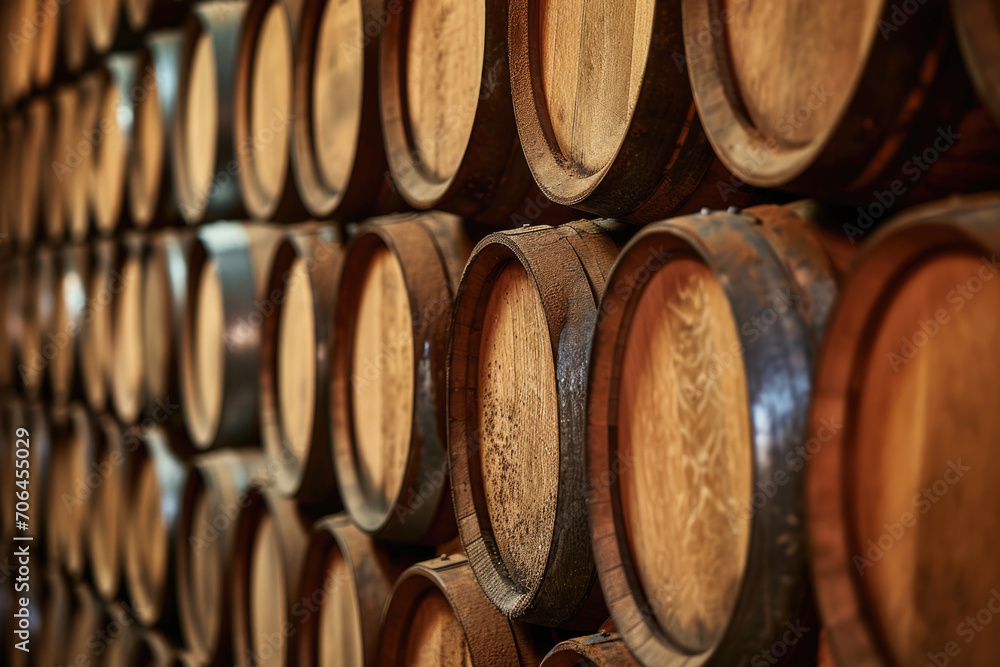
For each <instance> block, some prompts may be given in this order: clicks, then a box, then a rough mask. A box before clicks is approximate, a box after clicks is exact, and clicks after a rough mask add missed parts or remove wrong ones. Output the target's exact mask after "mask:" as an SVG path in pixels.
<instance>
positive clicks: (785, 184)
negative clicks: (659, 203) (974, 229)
mask: <svg viewBox="0 0 1000 667" xmlns="http://www.w3.org/2000/svg"><path fill="white" fill-rule="evenodd" d="M947 6H948V3H944V2H932V3H929V4H927V5H921V6H920V11H918V12H915V13H913V14H912V15H910V14H909V13H908V12H906V11H905V10H903V9H901V6H897V5H896V4H895V3H892V2H885V1H883V0H858V1H856V2H852V3H850V4H849V5H845V6H840V5H838V6H836V7H835V6H833V5H827V4H823V3H819V4H817V3H811V2H789V3H782V4H778V5H773V4H771V3H766V4H762V3H752V2H740V3H735V4H733V5H732V6H728V5H726V3H723V2H720V1H719V0H684V2H683V18H684V35H685V48H686V61H687V66H688V71H689V73H690V75H691V84H692V88H693V90H694V97H695V102H696V104H697V106H698V111H699V114H700V116H701V121H702V124H703V126H704V128H705V131H706V133H707V134H708V137H709V140H710V141H711V142H712V146H713V148H714V149H715V152H716V153H717V155H718V156H719V158H720V159H721V160H722V162H723V163H724V164H725V165H726V166H727V167H728V168H729V169H730V170H731V171H732V172H733V174H735V176H736V177H737V178H738V179H741V180H742V181H745V182H747V183H750V184H752V185H757V186H762V187H781V188H786V189H788V190H790V191H792V192H796V193H799V194H805V195H811V196H817V197H824V198H827V199H831V200H834V201H840V202H843V203H849V204H852V205H855V206H861V207H863V209H865V210H867V211H874V212H875V213H877V212H878V211H883V212H884V211H885V210H886V208H888V209H893V208H899V207H901V206H905V205H907V204H913V203H917V202H920V201H927V200H930V199H935V198H938V197H944V196H947V195H949V194H951V193H953V192H956V191H957V192H975V191H978V190H985V189H990V188H993V187H996V183H997V181H998V179H1000V159H998V155H1000V130H998V129H997V127H996V126H995V125H994V124H993V123H992V122H990V120H989V118H988V117H987V115H986V113H985V111H984V110H983V108H982V107H981V106H979V105H978V103H977V101H976V99H975V96H974V94H973V91H972V86H971V85H970V83H969V80H968V77H967V76H966V75H965V73H964V71H963V67H962V62H961V57H960V54H959V53H958V48H957V45H956V40H955V36H954V34H953V28H952V24H951V21H950V17H949V15H948V11H947ZM720 17H721V18H720ZM879 195H881V196H879ZM868 215H870V216H872V217H874V218H876V219H881V218H882V214H874V213H871V212H869V213H868Z"/></svg>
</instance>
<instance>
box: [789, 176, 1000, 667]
mask: <svg viewBox="0 0 1000 667" xmlns="http://www.w3.org/2000/svg"><path fill="white" fill-rule="evenodd" d="M998 252H1000V196H998V195H997V194H995V193H991V194H989V195H982V196H978V197H966V198H962V199H953V200H946V201H942V202H938V203H935V204H932V205H927V206H925V207H921V208H918V209H913V210H911V211H907V212H906V213H904V214H903V215H901V216H899V218H897V219H896V220H894V221H893V222H890V223H889V224H888V225H887V226H886V228H885V229H884V231H883V232H881V233H880V235H879V236H878V237H877V238H873V239H872V241H871V244H870V246H869V247H868V248H867V249H866V251H864V253H863V254H862V255H861V256H859V257H858V259H857V262H856V264H855V266H854V270H853V271H852V273H851V276H850V279H849V280H848V281H847V284H846V285H845V286H844V288H843V291H842V293H841V298H840V300H839V301H838V305H837V308H836V309H835V311H834V313H833V315H832V316H831V320H830V324H829V325H828V327H827V336H826V339H825V343H824V346H823V349H822V353H821V355H820V358H819V363H818V368H817V372H816V399H815V400H814V403H813V406H812V410H811V415H810V423H809V429H810V432H811V433H813V434H815V435H816V437H817V441H815V442H813V443H811V444H812V446H811V447H809V448H808V450H807V451H808V453H809V454H810V455H811V457H812V458H811V460H810V461H809V465H808V467H807V473H808V479H807V482H808V485H807V486H808V492H809V495H808V507H809V513H808V523H807V525H808V527H809V535H810V547H811V550H810V551H811V555H812V566H813V578H814V582H815V586H816V595H817V599H818V601H819V609H820V613H821V616H822V618H823V621H824V623H825V625H826V629H827V631H828V633H829V638H830V644H831V646H832V649H833V653H834V655H835V656H836V658H837V662H838V663H839V664H844V665H890V664H924V663H925V662H927V663H934V664H944V663H948V664H967V665H977V664H986V663H988V662H990V661H991V660H992V659H993V658H992V656H994V655H995V654H996V652H997V650H998V649H1000V643H998V640H1000V636H998V635H996V634H995V633H992V632H990V631H989V630H987V631H986V632H980V631H979V630H982V629H983V624H984V623H986V622H988V620H987V619H988V618H990V617H991V616H992V615H993V614H995V613H996V612H995V611H993V610H995V609H998V608H1000V607H998V605H1000V594H998V593H997V589H996V588H994V586H995V585H996V580H997V577H998V575H1000V571H998V567H997V563H996V561H995V560H994V559H993V558H992V556H991V554H992V553H994V552H995V545H996V544H997V542H998V533H997V531H996V529H995V527H993V526H990V525H984V524H983V523H982V522H980V521H979V520H978V517H979V516H980V515H981V512H982V508H984V507H991V506H995V505H996V504H997V502H998V494H1000V491H998V489H997V485H996V483H995V481H994V480H995V477H994V475H995V474H996V471H997V470H998V469H1000V457H998V455H997V453H996V448H995V446H994V444H995V443H996V440H997V434H998V433H1000V418H998V415H997V414H996V410H995V409H993V408H994V405H995V403H994V401H993V400H992V399H991V398H990V396H992V395H995V393H996V391H997V384H998V380H997V374H996V372H995V371H996V368H997V355H996V351H995V349H994V346H992V345H991V344H990V341H992V340H995V337H996V334H997V332H998V320H997V318H996V312H997V306H998V305H1000V281H998V280H997V278H996V276H997V274H998V272H1000V264H998V262H997V258H998V256H1000V255H998ZM977 628H978V629H977ZM973 640H974V641H973ZM959 654H960V655H959ZM953 658H954V659H953Z"/></svg>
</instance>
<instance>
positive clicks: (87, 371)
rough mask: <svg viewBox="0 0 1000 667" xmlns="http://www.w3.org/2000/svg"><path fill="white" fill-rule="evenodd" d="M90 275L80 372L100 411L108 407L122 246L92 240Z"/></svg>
mask: <svg viewBox="0 0 1000 667" xmlns="http://www.w3.org/2000/svg"><path fill="white" fill-rule="evenodd" d="M89 251H90V268H89V271H88V276H87V288H86V295H87V306H86V307H87V311H88V312H87V315H86V316H85V317H84V320H83V322H84V326H83V330H82V331H81V332H80V336H81V343H82V350H81V352H82V354H81V355H80V371H81V374H82V377H83V390H84V391H83V395H84V398H85V399H86V401H87V405H88V406H90V409H91V410H93V411H94V412H97V413H100V412H103V411H104V410H105V408H106V407H107V406H108V399H109V396H110V392H111V373H112V363H113V361H114V351H113V350H112V349H111V330H112V322H111V300H112V299H113V298H114V296H115V294H117V293H120V292H121V290H122V288H123V284H122V280H121V275H120V274H118V273H117V272H116V271H115V264H116V257H117V255H118V246H117V244H116V243H115V241H114V240H113V239H98V240H95V241H93V242H91V243H90V245H89Z"/></svg>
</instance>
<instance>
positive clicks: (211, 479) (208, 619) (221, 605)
mask: <svg viewBox="0 0 1000 667" xmlns="http://www.w3.org/2000/svg"><path fill="white" fill-rule="evenodd" d="M262 469H263V459H262V458H261V456H260V454H259V452H256V451H254V452H250V451H247V450H242V451H240V450H223V451H218V452H210V453H207V454H202V455H200V456H198V457H197V458H195V459H194V460H193V461H192V463H191V466H190V468H189V470H188V477H187V480H186V482H185V484H184V491H183V493H182V501H181V505H180V515H181V517H180V525H179V533H178V535H179V539H178V541H177V603H178V605H179V615H180V622H181V634H182V636H183V638H184V645H185V646H186V647H187V649H188V651H189V652H190V653H191V655H192V657H194V658H195V659H196V660H198V661H199V662H201V663H208V664H224V663H225V662H227V661H228V660H229V659H230V658H231V657H232V641H231V636H230V630H231V617H232V607H231V600H232V590H233V577H232V569H233V566H234V563H235V561H236V557H237V556H236V544H237V542H236V526H237V523H238V522H239V515H240V511H241V509H242V506H243V505H245V504H246V499H247V495H246V494H247V492H248V491H249V489H250V484H251V483H252V482H253V481H255V480H256V479H261V478H262V476H261V471H262Z"/></svg>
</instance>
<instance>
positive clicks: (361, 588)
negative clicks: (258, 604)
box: [288, 513, 419, 667]
mask: <svg viewBox="0 0 1000 667" xmlns="http://www.w3.org/2000/svg"><path fill="white" fill-rule="evenodd" d="M335 549H336V550H338V551H339V552H340V553H341V555H342V556H343V558H344V560H345V561H346V562H347V565H348V567H349V568H350V569H351V573H352V576H353V581H352V582H351V585H352V586H353V588H354V591H355V593H356V596H357V601H358V608H359V614H360V616H361V626H362V627H361V632H362V644H363V646H364V653H365V658H364V661H363V665H364V667H374V666H375V665H376V664H378V663H377V662H376V658H377V654H378V640H379V622H380V621H381V615H382V610H383V609H384V608H385V605H386V602H387V601H388V598H389V591H390V590H391V589H392V585H393V583H394V582H395V581H396V579H397V578H398V577H399V575H401V574H402V573H403V571H404V570H405V569H406V568H407V567H409V566H410V565H412V564H413V563H414V562H415V560H416V558H417V557H419V556H415V552H414V550H413V549H410V548H408V549H405V550H404V549H400V548H398V547H393V546H392V545H389V544H386V543H382V542H378V541H376V540H374V539H372V538H371V537H369V536H368V535H366V534H365V533H363V532H361V531H360V530H358V528H357V527H356V526H355V525H354V524H353V523H352V522H351V520H350V518H349V517H348V516H347V515H346V514H344V513H341V514H336V515H330V516H326V517H323V518H321V519H319V520H318V521H317V522H316V523H315V524H314V525H313V528H312V532H311V534H310V539H309V545H308V548H307V550H306V557H305V562H304V563H303V568H302V577H301V579H300V585H299V588H298V593H299V600H300V601H302V600H306V601H309V602H312V601H314V600H315V597H314V596H315V593H316V591H318V590H321V589H322V588H323V586H324V581H323V580H324V575H325V572H326V570H325V568H326V563H327V559H328V558H329V556H330V554H331V553H332V552H333V550H335ZM417 551H418V552H419V550H417ZM293 613H294V611H293ZM320 614H321V611H317V612H316V613H314V614H309V615H308V616H306V617H305V618H303V619H302V631H301V632H300V633H299V637H298V639H296V640H294V641H292V642H291V644H290V645H289V654H288V659H289V664H303V663H304V664H316V663H317V661H318V647H317V643H318V637H317V635H318V632H319V628H318V625H319V621H318V619H319V617H320ZM352 667H362V666H361V665H356V666H352Z"/></svg>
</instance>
